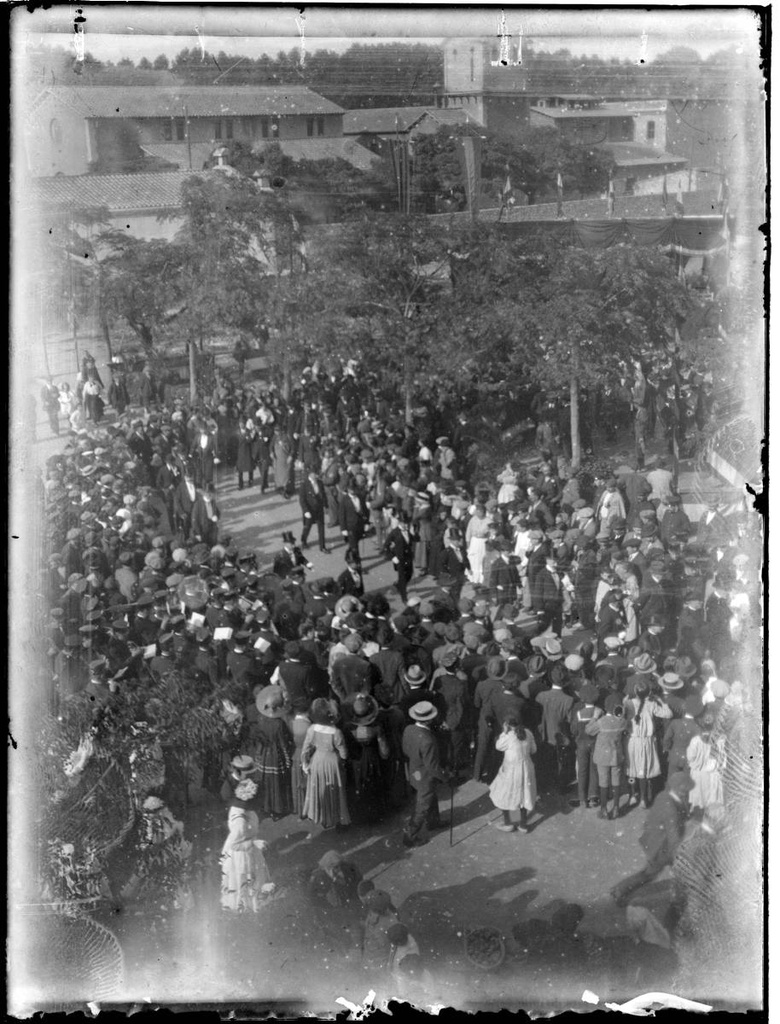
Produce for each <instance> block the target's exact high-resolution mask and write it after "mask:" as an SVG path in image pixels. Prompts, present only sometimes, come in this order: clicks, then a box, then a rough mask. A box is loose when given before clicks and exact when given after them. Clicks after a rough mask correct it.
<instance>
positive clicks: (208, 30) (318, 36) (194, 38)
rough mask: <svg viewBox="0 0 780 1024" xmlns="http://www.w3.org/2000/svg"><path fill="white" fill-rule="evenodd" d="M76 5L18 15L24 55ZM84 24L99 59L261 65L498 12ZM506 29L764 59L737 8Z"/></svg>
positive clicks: (144, 18)
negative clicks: (212, 57)
mask: <svg viewBox="0 0 780 1024" xmlns="http://www.w3.org/2000/svg"><path fill="white" fill-rule="evenodd" d="M74 10H75V9H74V7H73V6H72V5H69V6H68V7H53V8H50V9H49V10H42V9H36V10H33V11H28V10H26V9H23V8H22V9H20V8H17V9H16V11H15V12H14V15H13V18H12V23H13V31H14V37H13V38H14V43H15V45H16V47H17V53H21V54H23V52H24V50H25V49H27V48H38V47H40V46H41V45H43V46H47V45H58V46H65V47H72V46H74V38H75V33H74V23H73V17H74ZM82 10H83V12H84V14H83V16H84V17H85V19H86V20H85V22H83V23H81V24H80V25H79V29H80V31H82V32H83V38H84V44H85V46H86V49H87V50H88V51H89V52H90V53H92V54H94V56H95V57H97V58H99V59H101V60H111V61H114V62H116V61H118V60H121V58H122V57H130V58H131V59H132V60H133V61H134V62H135V61H137V60H139V59H140V58H141V57H144V56H146V57H148V58H150V59H153V58H154V57H156V56H157V55H158V54H160V53H164V54H166V55H167V56H168V57H169V58H172V57H175V56H176V54H177V53H179V52H180V51H181V50H182V49H184V48H185V47H187V48H192V47H196V48H201V47H202V48H203V49H206V50H208V51H209V52H211V53H218V52H219V51H220V50H224V51H225V52H226V53H229V54H230V53H235V54H242V55H246V56H248V57H258V56H260V55H261V54H262V53H268V54H270V55H275V54H276V53H278V52H279V50H284V51H288V50H290V49H292V48H294V47H299V46H300V45H301V38H302V37H303V39H304V45H305V48H306V50H307V51H308V52H314V51H315V50H318V49H332V50H336V51H342V50H345V49H347V48H348V47H349V46H350V45H351V44H352V43H353V42H383V41H384V42H390V41H398V40H402V41H405V42H428V43H441V42H442V40H443V39H444V38H445V37H447V36H482V37H486V36H495V35H497V33H498V31H499V19H500V16H501V8H500V7H497V6H496V7H489V6H483V7H479V8H468V9H465V8H462V7H458V6H452V7H450V8H442V7H434V8H414V7H409V6H406V7H400V6H397V7H395V8H384V7H378V6H376V7H369V6H363V7H357V8H350V7H346V6H344V7H340V6H338V5H333V6H330V7H326V6H323V7H310V8H306V9H305V11H304V14H303V15H301V14H300V12H299V11H298V10H296V9H295V8H274V7H269V6H261V7H255V8H252V7H244V8H234V7H230V6H229V5H224V6H219V5H216V4H210V5H209V4H206V5H202V6H190V5H187V4H181V5H179V6H177V7H165V8H161V7H157V6H156V5H154V4H128V5H119V4H116V5H112V4H108V5H99V6H96V7H90V6H85V7H84V8H82ZM506 24H507V29H508V31H509V33H510V34H511V35H512V36H513V37H515V38H516V37H517V35H518V34H519V33H520V32H522V33H523V34H524V35H525V37H526V38H528V39H532V40H533V45H534V48H535V49H536V50H546V51H549V52H551V51H554V50H558V49H568V50H569V51H570V52H571V53H572V54H575V55H582V54H584V55H590V54H596V55H598V56H601V57H620V58H629V59H637V60H638V59H639V58H640V57H641V58H643V59H645V60H649V61H652V60H654V59H655V58H656V57H657V56H658V55H659V54H661V53H664V52H665V51H667V50H669V49H670V48H671V47H673V46H690V47H692V48H694V49H696V50H697V51H698V52H699V53H700V54H701V55H702V56H703V57H706V56H708V55H709V54H710V53H713V52H715V51H717V50H719V49H723V48H726V47H728V46H733V45H736V46H743V47H745V48H747V50H748V52H750V51H755V52H756V54H757V53H758V26H757V20H756V17H755V15H753V14H752V13H751V12H750V11H747V10H744V9H739V8H701V9H696V8H693V9H692V8H686V9H684V10H680V9H677V8H674V7H669V8H658V7H655V8H652V9H650V10H626V9H620V8H592V9H581V10H558V9H556V8H555V7H548V8H544V9H541V8H539V9H533V8H527V9H523V10H522V12H520V11H517V10H516V9H512V8H508V13H507V18H506Z"/></svg>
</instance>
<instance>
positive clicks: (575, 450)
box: [569, 339, 581, 471]
mask: <svg viewBox="0 0 780 1024" xmlns="http://www.w3.org/2000/svg"><path fill="white" fill-rule="evenodd" d="M571 356H572V367H571V377H570V378H569V414H570V418H571V468H572V471H575V470H577V469H579V468H580V459H581V454H580V379H579V378H580V343H579V341H578V340H576V339H575V340H574V341H573V342H572V350H571Z"/></svg>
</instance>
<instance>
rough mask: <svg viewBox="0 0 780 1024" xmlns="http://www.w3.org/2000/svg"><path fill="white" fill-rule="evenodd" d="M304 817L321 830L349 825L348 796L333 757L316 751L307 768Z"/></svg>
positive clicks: (335, 755) (337, 763)
mask: <svg viewBox="0 0 780 1024" xmlns="http://www.w3.org/2000/svg"><path fill="white" fill-rule="evenodd" d="M303 814H304V817H306V818H310V819H311V820H312V821H314V822H316V823H317V824H319V825H322V826H323V828H332V827H333V826H334V825H349V823H350V817H349V810H348V809H347V794H346V792H345V790H344V781H343V778H342V774H341V767H340V765H339V756H338V754H336V753H330V752H325V751H319V750H317V751H315V753H314V756H313V757H312V759H311V762H310V764H309V781H308V785H307V786H306V799H305V801H304V804H303Z"/></svg>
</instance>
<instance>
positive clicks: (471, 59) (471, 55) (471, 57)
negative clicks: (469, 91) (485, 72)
mask: <svg viewBox="0 0 780 1024" xmlns="http://www.w3.org/2000/svg"><path fill="white" fill-rule="evenodd" d="M469 74H470V76H471V78H470V81H472V82H473V81H474V47H473V46H472V47H471V49H470V50H469Z"/></svg>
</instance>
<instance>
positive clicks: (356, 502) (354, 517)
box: [339, 480, 369, 561]
mask: <svg viewBox="0 0 780 1024" xmlns="http://www.w3.org/2000/svg"><path fill="white" fill-rule="evenodd" d="M368 522H369V511H368V508H367V507H366V502H365V499H364V498H363V496H362V495H361V494H359V493H358V490H357V487H356V486H355V483H354V481H352V480H350V482H349V483H348V484H347V489H346V491H345V493H344V494H342V496H341V499H340V501H339V527H340V528H341V536H342V537H343V538H344V540H345V541H346V543H347V551H351V552H352V553H353V554H354V555H355V557H356V558H357V559H358V561H360V541H361V540H362V539H363V534H364V533H365V532H366V526H367V525H368Z"/></svg>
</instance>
